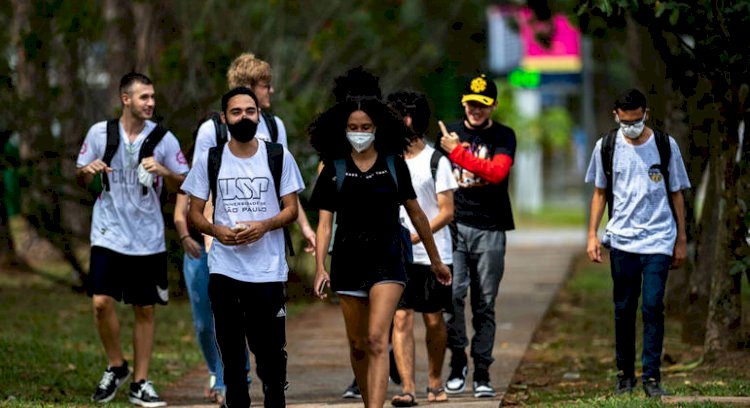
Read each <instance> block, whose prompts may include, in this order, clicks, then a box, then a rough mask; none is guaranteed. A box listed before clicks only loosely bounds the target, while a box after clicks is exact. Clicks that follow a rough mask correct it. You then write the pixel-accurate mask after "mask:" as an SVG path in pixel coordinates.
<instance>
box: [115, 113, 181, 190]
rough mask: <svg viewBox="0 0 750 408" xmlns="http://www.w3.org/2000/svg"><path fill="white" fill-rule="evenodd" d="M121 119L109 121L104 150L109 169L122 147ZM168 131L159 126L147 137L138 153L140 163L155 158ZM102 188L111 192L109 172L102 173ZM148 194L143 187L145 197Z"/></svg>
mask: <svg viewBox="0 0 750 408" xmlns="http://www.w3.org/2000/svg"><path fill="white" fill-rule="evenodd" d="M119 121H120V120H119V119H110V120H108V121H107V147H106V149H104V157H103V158H102V161H103V162H104V163H106V164H107V167H109V166H110V165H111V164H112V158H114V157H115V153H116V152H117V148H118V147H119V146H120V124H119ZM167 132H168V130H167V128H165V127H164V126H162V125H159V124H157V125H156V127H155V128H154V130H152V131H151V133H149V134H148V136H146V140H144V141H143V144H142V145H141V150H140V151H139V152H138V163H140V162H141V160H143V159H144V158H145V157H150V156H153V154H154V149H156V145H158V144H159V142H161V139H163V138H164V136H165V135H166V134H167ZM101 175H102V186H103V187H104V189H105V190H107V191H109V178H108V177H107V172H102V173H101ZM146 194H148V188H146V186H143V195H146Z"/></svg>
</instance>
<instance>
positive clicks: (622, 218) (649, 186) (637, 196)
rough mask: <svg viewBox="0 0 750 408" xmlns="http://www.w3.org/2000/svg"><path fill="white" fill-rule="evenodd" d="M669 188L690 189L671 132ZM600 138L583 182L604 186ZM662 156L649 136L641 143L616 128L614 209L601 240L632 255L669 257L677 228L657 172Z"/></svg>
mask: <svg viewBox="0 0 750 408" xmlns="http://www.w3.org/2000/svg"><path fill="white" fill-rule="evenodd" d="M669 144H670V147H671V150H672V154H671V159H670V162H669V191H670V192H676V191H680V190H684V189H688V188H690V180H689V179H688V175H687V171H685V165H684V164H683V162H682V155H681V154H680V148H679V147H678V146H677V142H675V141H674V139H673V138H672V137H671V136H670V137H669ZM601 146H602V140H601V139H599V141H598V142H597V143H596V146H594V152H593V153H592V156H591V162H590V163H589V168H588V171H587V172H586V179H585V180H586V182H587V183H594V185H595V186H596V187H597V188H600V189H606V188H607V177H606V176H605V174H604V168H603V165H602V154H601ZM660 162H661V157H659V149H658V148H657V146H656V139H655V138H654V136H653V135H652V136H651V137H649V139H648V140H647V141H645V142H644V143H643V144H640V145H637V146H636V145H632V144H630V143H628V142H627V141H626V140H625V136H624V135H623V134H622V130H618V131H617V137H616V138H615V154H614V162H613V163H612V184H613V187H614V188H613V191H612V194H613V204H612V207H613V211H612V218H611V219H610V220H609V222H608V223H607V227H606V230H605V233H604V236H603V237H602V244H604V245H609V246H612V247H613V248H616V249H619V250H621V251H626V252H631V253H635V254H664V255H672V252H673V250H674V244H675V239H676V238H677V226H676V224H675V221H674V217H673V216H672V210H670V208H669V198H668V197H667V189H666V187H665V185H664V178H663V175H662V174H661V170H660V166H659V165H660Z"/></svg>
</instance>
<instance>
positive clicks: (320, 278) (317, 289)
mask: <svg viewBox="0 0 750 408" xmlns="http://www.w3.org/2000/svg"><path fill="white" fill-rule="evenodd" d="M326 286H327V287H330V286H331V283H330V277H329V276H328V272H327V271H326V270H325V269H320V270H318V271H317V272H316V273H315V280H313V291H314V293H315V296H317V297H319V298H320V299H321V300H322V299H325V298H327V297H328V294H327V293H325V289H326Z"/></svg>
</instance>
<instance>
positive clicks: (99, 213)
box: [76, 121, 188, 255]
mask: <svg viewBox="0 0 750 408" xmlns="http://www.w3.org/2000/svg"><path fill="white" fill-rule="evenodd" d="M155 127H156V123H154V122H151V121H146V125H145V126H144V128H143V130H142V131H141V133H140V134H139V135H138V137H137V138H136V140H135V142H134V143H132V144H131V143H130V142H129V141H128V138H127V136H126V134H125V130H124V129H123V128H122V124H120V126H119V128H120V145H119V146H118V147H117V152H116V153H115V155H114V157H113V158H112V163H111V164H110V167H111V168H112V173H109V174H108V176H107V177H108V179H109V185H110V191H106V190H105V191H102V193H101V195H100V196H99V198H98V199H97V200H96V203H95V204H94V214H93V217H92V222H91V245H92V246H100V247H104V248H108V249H111V250H112V251H115V252H119V253H121V254H125V255H152V254H156V253H160V252H164V251H166V246H165V245H164V218H163V217H162V212H161V211H162V209H161V201H160V200H159V195H160V194H161V189H162V187H163V184H164V180H163V179H162V178H161V177H158V176H155V177H154V178H155V185H156V188H148V189H147V194H146V195H143V191H142V187H143V185H142V184H141V183H139V182H138V173H137V170H136V169H137V168H138V164H140V163H138V153H139V152H140V150H141V145H142V144H143V141H144V140H145V139H146V136H148V134H149V133H151V131H152V130H153V129H154V128H155ZM106 148H107V122H99V123H96V124H94V125H93V126H91V128H90V129H89V131H88V133H87V134H86V139H85V140H84V141H83V146H82V147H81V151H80V152H79V153H78V160H77V161H76V166H77V167H78V168H81V167H84V166H86V165H88V164H89V163H91V162H93V161H94V160H96V159H102V158H103V157H104V151H105V150H106ZM154 158H155V159H156V161H158V162H159V163H161V164H162V165H163V166H165V167H166V168H168V169H169V170H170V171H172V172H173V173H177V174H184V173H187V172H188V163H187V160H186V159H185V156H183V155H182V151H181V150H180V143H179V142H178V141H177V138H176V137H175V136H174V135H173V134H172V132H167V134H166V135H164V138H163V139H162V140H161V141H160V142H159V144H158V145H156V148H155V149H154Z"/></svg>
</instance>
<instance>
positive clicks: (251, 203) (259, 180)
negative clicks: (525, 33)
mask: <svg viewBox="0 0 750 408" xmlns="http://www.w3.org/2000/svg"><path fill="white" fill-rule="evenodd" d="M207 163H208V152H206V153H205V154H203V155H202V156H201V157H200V158H199V159H198V160H197V161H196V162H195V164H194V166H193V168H192V170H190V173H188V176H187V178H186V179H185V182H184V183H183V184H182V190H183V191H185V192H186V193H187V194H189V195H191V196H194V197H197V198H200V199H202V200H208V196H209V194H210V186H209V183H208V169H207ZM304 188H305V184H304V182H303V181H302V175H301V174H300V171H299V168H298V167H297V163H296V162H295V161H294V157H292V155H291V153H289V151H288V150H287V149H286V148H284V165H283V168H282V172H281V182H280V189H281V194H280V196H281V197H283V196H285V195H287V194H291V193H297V192H300V191H302V190H303V189H304ZM216 190H217V191H216V195H217V197H216V207H215V212H214V224H216V225H224V226H228V227H232V226H234V225H235V224H236V223H237V222H240V221H262V220H266V219H269V218H272V217H274V216H275V215H277V214H278V213H279V211H280V209H279V201H278V196H277V194H276V188H275V186H274V183H273V176H272V175H271V169H270V168H269V167H268V156H267V153H266V144H265V143H264V142H260V143H258V151H257V152H256V153H255V154H254V155H253V156H252V157H249V158H239V157H236V156H234V155H233V154H232V152H231V151H230V150H229V146H228V145H225V146H224V151H223V153H222V159H221V168H220V169H219V175H218V181H217V183H216ZM208 269H209V271H210V273H219V274H222V275H226V276H228V277H230V278H232V279H236V280H239V281H243V282H285V281H286V280H287V272H288V270H289V268H288V266H287V263H286V257H285V254H284V232H283V229H281V228H278V229H275V230H273V231H269V232H268V233H266V234H265V235H263V237H262V238H261V239H259V240H258V241H256V242H253V243H251V244H247V245H239V246H228V245H224V244H222V243H221V242H219V240H214V242H213V245H212V246H211V250H210V252H209V254H208Z"/></svg>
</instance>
